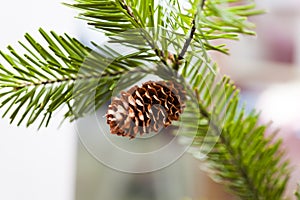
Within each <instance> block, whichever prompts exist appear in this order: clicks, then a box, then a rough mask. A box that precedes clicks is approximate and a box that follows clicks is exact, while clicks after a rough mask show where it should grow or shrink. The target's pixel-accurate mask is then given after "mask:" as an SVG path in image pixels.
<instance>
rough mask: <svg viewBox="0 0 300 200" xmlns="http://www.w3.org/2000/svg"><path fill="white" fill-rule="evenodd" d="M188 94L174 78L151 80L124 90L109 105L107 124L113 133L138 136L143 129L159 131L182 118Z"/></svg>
mask: <svg viewBox="0 0 300 200" xmlns="http://www.w3.org/2000/svg"><path fill="white" fill-rule="evenodd" d="M185 100H186V95H185V91H184V88H183V87H182V86H181V85H179V84H178V83H176V84H174V83H173V82H171V81H157V82H154V81H148V82H146V83H144V84H143V85H142V86H141V87H138V86H134V87H132V88H131V89H129V90H128V91H127V92H124V91H122V92H121V96H120V98H118V97H115V98H114V99H113V101H112V103H111V104H110V105H109V106H108V110H107V113H106V118H107V124H109V126H110V132H111V133H112V134H117V135H122V136H127V137H130V138H135V136H136V135H137V134H138V133H140V134H141V135H143V134H144V133H149V132H152V131H153V132H158V131H159V129H160V128H162V127H167V126H169V125H170V124H171V122H172V120H175V121H177V120H179V115H180V114H181V113H182V112H183V108H184V101H185Z"/></svg>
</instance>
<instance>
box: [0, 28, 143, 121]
mask: <svg viewBox="0 0 300 200" xmlns="http://www.w3.org/2000/svg"><path fill="white" fill-rule="evenodd" d="M40 33H41V35H42V36H43V38H44V39H45V41H46V42H47V43H48V45H49V47H48V49H47V48H44V47H42V45H41V44H40V43H38V42H36V41H35V40H34V39H33V38H32V37H31V36H30V35H29V34H26V35H25V38H26V40H27V42H28V43H29V44H24V43H22V42H20V45H21V46H22V47H23V48H24V50H25V51H26V53H25V54H24V55H20V54H18V53H17V52H16V51H15V50H14V49H13V48H12V47H11V46H9V47H8V49H9V51H10V54H6V53H4V52H3V51H0V54H1V55H2V57H3V58H4V59H5V60H6V61H7V63H8V64H9V66H4V65H2V64H0V107H1V108H2V109H4V108H5V109H6V110H5V112H4V114H3V117H4V116H6V115H8V114H9V113H10V118H11V122H13V121H15V120H16V119H17V117H18V116H19V122H18V125H20V124H21V123H23V122H24V121H26V120H27V122H26V125H27V126H29V125H31V124H33V123H34V122H35V121H36V120H37V119H38V118H39V116H40V115H43V116H44V117H43V118H42V120H41V121H40V126H42V125H43V124H44V123H46V124H45V125H46V126H47V125H48V123H49V121H50V118H51V116H52V113H53V112H54V111H56V110H58V108H60V107H61V106H63V105H72V109H70V110H68V111H67V112H66V113H65V116H66V117H67V118H69V119H70V120H74V119H76V118H78V117H82V116H84V115H85V114H87V113H89V112H90V111H92V110H91V109H92V108H91V104H90V102H89V101H90V100H91V99H92V98H95V97H96V99H97V102H96V103H95V107H96V108H99V107H100V106H101V105H102V104H103V103H105V102H106V100H107V99H108V98H109V96H110V95H111V93H112V90H113V85H114V84H115V82H116V81H118V79H119V78H120V76H121V75H122V74H124V73H125V72H126V71H129V70H130V68H135V67H137V66H139V65H140V63H141V62H140V61H139V60H140V59H143V56H142V55H143V50H141V51H139V52H138V51H136V52H134V53H131V54H127V55H121V54H118V53H116V52H114V51H112V49H111V48H109V47H107V46H104V47H99V46H97V45H96V46H95V48H96V49H97V51H92V49H91V48H89V47H86V46H84V45H82V44H81V43H80V42H78V41H77V40H76V39H74V38H71V37H69V36H68V35H65V36H59V35H57V34H56V33H54V32H51V35H49V34H48V33H46V32H45V31H44V30H43V29H40ZM94 91H96V93H93V92H94ZM91 95H94V97H92V96H91ZM8 104H10V106H8V107H5V106H7V105H8ZM13 109H15V110H13Z"/></svg>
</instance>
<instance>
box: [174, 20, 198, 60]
mask: <svg viewBox="0 0 300 200" xmlns="http://www.w3.org/2000/svg"><path fill="white" fill-rule="evenodd" d="M195 31H196V25H195V19H193V22H192V28H191V32H190V36H189V38H188V39H186V41H185V43H184V46H183V48H182V50H181V52H180V54H179V55H178V60H182V59H183V57H184V55H185V53H186V52H187V50H188V48H189V46H190V44H191V42H192V40H193V37H194V34H195Z"/></svg>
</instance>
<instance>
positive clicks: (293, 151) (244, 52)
mask: <svg viewBox="0 0 300 200" xmlns="http://www.w3.org/2000/svg"><path fill="white" fill-rule="evenodd" d="M257 3H258V5H259V7H260V8H265V9H267V14H265V15H263V16H258V17H253V18H252V19H251V20H252V21H253V22H254V23H256V24H257V29H256V30H257V37H241V41H240V42H227V43H228V45H229V48H230V49H231V56H225V55H221V54H218V53H214V54H213V56H214V57H215V59H216V61H217V62H218V63H219V66H220V67H221V71H222V73H224V74H228V75H230V76H231V77H232V79H233V80H235V81H236V83H237V85H238V86H239V87H240V88H241V90H242V94H241V95H242V98H243V100H244V101H245V102H247V103H246V104H247V109H249V110H250V109H251V108H254V107H256V108H257V109H259V110H262V119H261V120H262V122H269V121H270V120H272V121H273V125H272V126H273V127H274V128H277V127H279V128H281V131H280V134H279V137H282V138H283V140H284V146H285V148H286V149H287V156H288V157H289V158H290V159H291V161H292V165H293V166H294V171H293V174H292V180H291V182H290V183H289V191H288V193H291V191H293V190H294V189H295V184H296V181H297V180H300V170H299V169H300V157H299V156H298V155H297V154H298V152H299V150H300V124H299V123H298V121H299V120H300V103H299V102H300V90H299V88H300V81H299V80H300V1H298V0H286V1H280V0H261V1H257ZM75 15H76V12H74V11H73V10H71V9H69V8H67V7H64V6H63V5H61V2H60V1H59V0H42V1H38V0H27V1H20V0H18V1H3V0H2V2H1V7H0V26H1V29H0V30H1V31H0V49H1V50H3V49H5V48H6V46H7V45H9V44H11V45H13V46H14V47H17V41H18V40H23V35H24V34H25V33H26V32H29V33H30V34H32V35H33V36H34V37H36V38H40V37H39V35H38V31H37V30H38V28H39V27H43V28H44V29H45V30H55V31H56V32H57V33H64V32H68V33H69V34H70V35H72V36H75V37H77V38H79V39H80V40H81V41H83V42H86V43H87V42H88V41H89V40H94V41H99V42H101V40H103V35H101V34H100V33H96V32H94V31H91V30H88V29H87V26H86V25H85V23H84V22H82V21H79V20H76V19H74V16H75ZM0 114H1V112H0ZM61 117H62V116H59V115H58V116H55V118H56V119H57V120H55V122H54V123H52V125H51V127H49V128H43V129H41V130H40V131H36V129H35V128H25V127H16V126H15V125H10V124H9V120H7V119H0V126H1V129H0V130H1V131H0V138H1V139H0V159H1V164H0V199H6V200H19V199H23V200H40V199H43V200H52V199H55V200H99V199H107V200H127V199H130V200H135V199H137V200H171V199H172V200H182V199H190V198H192V199H201V200H206V199H207V200H223V199H225V200H227V199H234V198H233V197H231V196H230V195H229V194H227V193H226V191H224V190H223V189H222V187H221V186H219V185H217V184H215V183H213V182H212V181H211V180H210V179H209V178H208V177H207V176H206V175H205V174H203V173H202V172H201V171H200V170H199V165H200V162H199V161H197V160H195V159H194V158H192V157H191V156H190V155H184V156H183V157H181V158H180V159H179V160H178V161H176V162H175V163H174V164H173V165H171V166H169V167H167V168H165V169H163V170H160V171H157V172H153V173H147V174H141V175H133V174H126V173H121V172H117V171H114V170H112V169H110V168H107V167H105V166H104V165H102V164H101V163H99V162H98V161H97V160H95V159H94V158H93V157H92V156H91V155H90V154H89V153H88V152H87V150H86V149H85V148H84V147H83V145H82V144H81V143H80V142H79V140H78V138H77V133H76V131H75V128H74V126H77V127H79V129H80V128H81V129H83V130H85V131H94V130H95V126H93V124H89V122H90V119H89V117H87V118H85V119H83V120H81V121H80V122H79V123H78V124H76V125H74V124H68V123H65V124H64V125H63V126H62V127H61V128H59V129H58V125H59V122H60V119H61ZM56 122H57V123H56Z"/></svg>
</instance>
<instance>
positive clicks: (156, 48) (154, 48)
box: [120, 0, 166, 64]
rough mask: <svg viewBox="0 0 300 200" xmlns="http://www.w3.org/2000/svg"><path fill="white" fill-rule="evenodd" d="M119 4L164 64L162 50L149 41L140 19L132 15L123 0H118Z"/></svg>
mask: <svg viewBox="0 0 300 200" xmlns="http://www.w3.org/2000/svg"><path fill="white" fill-rule="evenodd" d="M120 5H121V7H122V8H123V9H124V10H125V11H126V12H127V14H128V15H129V16H130V17H131V18H132V19H133V20H134V22H135V23H136V24H138V26H139V28H140V29H141V31H142V36H143V38H144V39H145V40H146V41H147V43H148V44H149V46H150V47H151V49H152V50H153V51H154V52H155V54H156V55H157V56H158V57H159V58H160V60H161V61H162V62H163V63H165V64H166V61H165V59H164V55H163V53H162V51H161V50H160V49H159V48H158V47H157V45H156V44H155V43H154V42H153V41H151V39H149V33H148V32H147V31H146V30H145V29H144V28H143V26H142V25H141V21H140V20H139V19H138V18H137V17H136V16H135V15H134V13H133V11H132V9H131V7H130V6H128V5H127V3H126V2H125V0H120Z"/></svg>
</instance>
